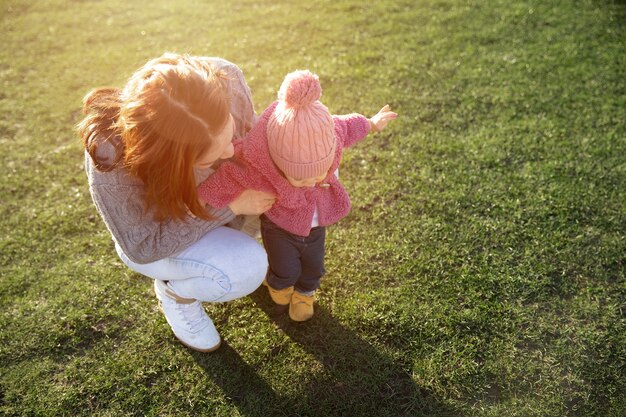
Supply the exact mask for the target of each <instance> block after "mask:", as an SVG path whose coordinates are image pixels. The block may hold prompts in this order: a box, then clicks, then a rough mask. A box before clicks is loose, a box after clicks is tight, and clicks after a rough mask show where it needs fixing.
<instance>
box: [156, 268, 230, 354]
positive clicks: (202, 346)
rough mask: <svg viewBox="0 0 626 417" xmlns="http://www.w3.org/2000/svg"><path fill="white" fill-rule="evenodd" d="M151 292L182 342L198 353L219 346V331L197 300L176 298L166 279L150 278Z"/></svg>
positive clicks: (177, 296) (210, 350)
mask: <svg viewBox="0 0 626 417" xmlns="http://www.w3.org/2000/svg"><path fill="white" fill-rule="evenodd" d="M154 292H155V293H156V296H157V298H158V300H159V307H161V311H163V314H164V315H165V319H166V320H167V322H168V323H169V325H170V326H171V327H172V330H173V331H174V335H175V336H176V337H177V338H178V340H180V342H181V343H182V344H183V345H185V346H187V347H188V348H190V349H193V350H197V351H199V352H213V351H214V350H217V348H219V347H220V344H221V343H222V340H221V338H220V334H219V333H218V332H217V330H216V329H215V325H213V321H212V320H211V319H210V318H209V316H208V315H207V313H206V311H204V308H203V307H202V304H200V302H199V301H198V300H194V299H189V298H182V297H180V296H179V295H178V294H176V293H175V292H174V290H173V289H172V287H170V286H169V284H168V282H167V281H161V280H158V279H155V280H154Z"/></svg>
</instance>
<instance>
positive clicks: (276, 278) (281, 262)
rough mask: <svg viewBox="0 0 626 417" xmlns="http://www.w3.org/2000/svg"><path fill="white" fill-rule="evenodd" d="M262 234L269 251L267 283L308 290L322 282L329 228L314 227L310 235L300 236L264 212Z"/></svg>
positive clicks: (303, 290) (266, 248)
mask: <svg viewBox="0 0 626 417" xmlns="http://www.w3.org/2000/svg"><path fill="white" fill-rule="evenodd" d="M261 237H262V238H263V246H265V251H266V252H267V258H268V261H269V270H268V273H267V283H268V284H269V286H270V287H272V288H274V289H276V290H282V289H283V288H287V287H291V286H294V287H295V288H296V290H297V291H299V292H302V293H306V292H309V291H315V290H316V289H318V288H319V286H320V280H321V278H322V275H324V273H325V272H326V270H325V269H324V243H325V240H326V228H325V227H314V228H312V229H311V233H310V234H309V236H306V237H304V236H298V235H294V234H292V233H289V232H287V231H286V230H283V229H281V228H280V227H278V226H277V225H275V224H274V223H273V222H272V221H271V220H269V219H268V218H267V217H265V216H261Z"/></svg>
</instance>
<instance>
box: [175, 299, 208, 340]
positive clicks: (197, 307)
mask: <svg viewBox="0 0 626 417" xmlns="http://www.w3.org/2000/svg"><path fill="white" fill-rule="evenodd" d="M176 310H177V311H178V312H179V314H180V315H181V317H182V318H183V320H184V321H185V322H186V323H187V324H188V325H189V327H190V330H191V331H192V332H194V333H195V332H197V331H200V330H202V329H204V328H205V327H206V326H208V325H209V322H208V320H206V315H205V314H204V310H203V309H202V305H201V304H200V303H198V302H195V303H191V304H180V303H177V304H176Z"/></svg>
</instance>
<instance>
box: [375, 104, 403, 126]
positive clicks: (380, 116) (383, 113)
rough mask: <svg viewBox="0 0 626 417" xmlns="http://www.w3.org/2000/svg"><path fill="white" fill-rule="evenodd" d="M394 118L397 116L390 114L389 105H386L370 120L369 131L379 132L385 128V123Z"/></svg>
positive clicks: (393, 113)
mask: <svg viewBox="0 0 626 417" xmlns="http://www.w3.org/2000/svg"><path fill="white" fill-rule="evenodd" d="M396 117H398V114H397V113H395V112H392V111H391V108H390V107H389V104H386V105H385V107H383V108H382V109H380V110H379V111H378V113H376V114H375V115H374V116H372V118H371V119H370V130H371V131H372V132H380V131H381V130H383V129H384V128H385V127H386V126H387V123H389V122H390V121H391V120H393V119H395V118H396Z"/></svg>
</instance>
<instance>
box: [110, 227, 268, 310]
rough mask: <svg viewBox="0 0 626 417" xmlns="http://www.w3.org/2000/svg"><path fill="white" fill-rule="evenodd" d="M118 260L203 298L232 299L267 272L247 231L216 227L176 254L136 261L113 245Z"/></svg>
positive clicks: (246, 291)
mask: <svg viewBox="0 0 626 417" xmlns="http://www.w3.org/2000/svg"><path fill="white" fill-rule="evenodd" d="M115 249H116V250H117V254H118V255H119V257H120V258H121V260H122V261H123V262H124V263H125V264H126V265H127V266H128V267H129V268H130V269H132V270H133V271H136V272H138V273H140V274H143V275H146V276H148V277H150V278H154V279H160V280H163V281H169V282H170V286H171V287H172V288H173V289H174V291H176V293H177V294H178V295H179V296H181V297H183V298H193V299H196V300H198V301H204V302H222V301H231V300H234V299H237V298H241V297H245V296H246V295H248V294H250V293H252V292H253V291H254V290H256V289H257V288H258V287H259V286H260V285H261V283H262V282H263V279H264V278H265V274H266V272H267V255H266V253H265V250H264V249H263V246H261V245H260V244H259V243H258V242H257V241H256V240H255V239H253V238H252V237H250V236H248V235H247V234H245V233H243V232H240V231H238V230H234V229H231V228H229V227H225V226H223V227H219V228H217V229H214V230H212V231H210V232H208V233H207V234H205V235H204V236H203V237H202V238H201V239H200V240H199V241H197V242H196V243H194V244H192V245H191V246H189V247H188V248H187V249H185V250H184V251H182V252H180V253H179V254H178V255H176V256H173V257H170V258H164V259H160V260H158V261H156V262H151V263H148V264H138V263H135V262H133V261H131V260H130V259H128V257H127V256H126V254H124V252H122V250H121V248H120V247H119V246H118V245H115Z"/></svg>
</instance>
